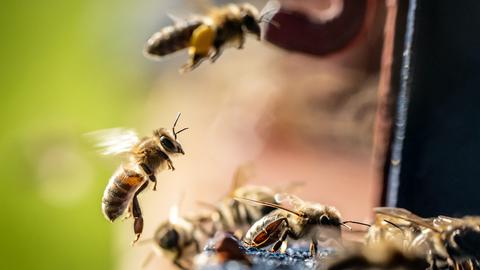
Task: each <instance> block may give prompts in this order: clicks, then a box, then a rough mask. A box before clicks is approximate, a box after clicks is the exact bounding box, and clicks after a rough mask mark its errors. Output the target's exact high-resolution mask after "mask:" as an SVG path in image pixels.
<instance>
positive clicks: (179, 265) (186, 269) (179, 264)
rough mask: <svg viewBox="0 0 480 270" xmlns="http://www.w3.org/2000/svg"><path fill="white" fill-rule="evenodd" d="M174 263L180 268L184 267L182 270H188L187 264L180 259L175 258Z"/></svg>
mask: <svg viewBox="0 0 480 270" xmlns="http://www.w3.org/2000/svg"><path fill="white" fill-rule="evenodd" d="M173 264H175V266H177V267H178V268H180V269H182V270H188V268H186V267H185V266H183V265H182V264H181V263H180V261H179V260H178V259H176V260H174V261H173Z"/></svg>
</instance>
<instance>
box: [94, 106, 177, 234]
mask: <svg viewBox="0 0 480 270" xmlns="http://www.w3.org/2000/svg"><path fill="white" fill-rule="evenodd" d="M179 117H180V114H178V115H177V118H176V119H175V122H174V124H173V127H172V130H171V131H170V130H167V129H164V128H160V129H157V130H155V131H154V132H153V136H150V137H145V138H142V139H139V137H138V136H137V133H136V132H134V131H132V130H122V129H115V130H112V131H110V132H107V131H103V132H102V131H100V133H98V132H97V133H94V134H93V135H96V136H97V137H98V138H99V139H100V140H101V142H100V143H99V144H98V146H100V147H102V148H103V149H104V151H103V154H107V155H116V154H126V155H127V156H128V159H127V161H126V162H124V163H123V164H121V165H120V167H119V168H118V169H117V170H116V172H115V173H114V174H113V175H112V177H111V178H110V181H109V182H108V184H107V187H106V189H105V192H104V193H103V198H102V212H103V214H104V215H105V217H106V218H107V219H108V220H110V221H111V222H113V221H115V220H116V219H117V218H118V217H120V216H121V215H123V214H124V213H125V212H127V214H128V215H127V217H130V216H133V218H134V224H133V230H134V232H135V239H134V241H133V243H135V242H136V241H137V240H138V239H139V238H140V235H141V233H142V231H143V217H142V211H141V209H140V204H139V202H138V198H137V197H138V194H139V193H140V192H142V191H143V190H145V188H147V186H148V184H149V182H153V190H156V184H157V178H156V175H157V174H158V173H159V172H160V171H161V170H164V169H170V170H174V169H175V168H174V166H173V163H172V160H171V159H170V158H171V157H174V156H176V155H178V154H182V155H183V154H185V153H184V151H183V148H182V146H181V145H180V143H179V142H178V141H177V135H178V134H179V133H180V132H182V131H184V130H186V128H184V129H181V130H179V131H175V126H176V124H177V122H178V119H179Z"/></svg>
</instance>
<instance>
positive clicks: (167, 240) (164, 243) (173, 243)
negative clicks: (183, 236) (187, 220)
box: [159, 229, 179, 249]
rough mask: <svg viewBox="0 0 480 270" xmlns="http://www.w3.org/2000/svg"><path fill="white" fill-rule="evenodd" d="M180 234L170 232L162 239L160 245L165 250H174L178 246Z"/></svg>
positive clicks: (174, 231) (172, 230)
mask: <svg viewBox="0 0 480 270" xmlns="http://www.w3.org/2000/svg"><path fill="white" fill-rule="evenodd" d="M178 238H179V237H178V233H177V231H176V230H174V229H171V230H168V231H167V232H166V233H165V234H164V235H163V237H162V238H160V242H159V245H160V247H162V248H164V249H172V248H175V247H177V246H178Z"/></svg>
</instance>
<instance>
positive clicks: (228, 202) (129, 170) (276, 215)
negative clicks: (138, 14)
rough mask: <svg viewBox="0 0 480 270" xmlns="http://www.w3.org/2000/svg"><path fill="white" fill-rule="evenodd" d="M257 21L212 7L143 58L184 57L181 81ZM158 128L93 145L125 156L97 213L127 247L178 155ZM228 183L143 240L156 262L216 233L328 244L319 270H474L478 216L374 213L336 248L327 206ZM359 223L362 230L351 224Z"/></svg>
mask: <svg viewBox="0 0 480 270" xmlns="http://www.w3.org/2000/svg"><path fill="white" fill-rule="evenodd" d="M261 22H262V18H261V16H260V15H259V12H258V11H257V9H256V8H255V7H253V6H252V5H250V4H238V5H237V4H230V5H227V6H225V7H221V8H214V9H212V11H211V12H210V13H209V14H208V15H207V16H196V17H192V18H191V19H188V20H184V21H180V22H176V23H175V25H173V26H169V27H165V28H163V29H162V30H161V31H159V32H158V33H155V34H154V35H153V36H152V37H151V38H150V39H149V40H148V42H147V45H146V49H145V52H146V54H147V55H149V56H154V57H162V56H165V55H168V54H171V53H173V52H176V51H179V50H182V49H188V54H189V61H188V63H186V64H185V65H184V66H183V67H182V68H181V72H186V71H191V70H192V69H194V68H196V67H197V66H198V65H199V64H200V63H201V62H202V61H204V60H206V59H209V60H210V61H212V62H214V61H215V60H216V59H217V58H218V57H219V56H220V55H221V53H222V51H223V49H224V48H225V47H227V45H230V46H234V47H236V48H239V49H240V48H242V47H243V44H244V42H245V36H246V34H253V35H254V36H256V37H257V38H258V39H260V36H261V28H260V23H261ZM179 117H180V114H179V115H178V116H177V118H176V120H175V122H174V124H173V127H172V128H171V129H165V128H160V129H158V130H155V131H154V132H153V135H151V136H149V137H145V138H139V136H138V135H137V133H136V132H134V131H132V130H124V129H116V130H111V131H109V132H107V133H105V132H104V133H101V134H99V135H100V138H101V143H100V144H99V145H100V146H101V147H102V148H103V149H104V153H105V154H109V155H117V154H124V155H126V159H125V162H124V163H123V164H122V165H120V167H119V168H118V170H117V171H116V172H115V173H114V174H113V176H112V177H111V179H110V181H109V183H108V185H107V187H106V189H105V192H104V195H103V199H102V210H103V213H104V215H105V217H106V218H107V219H108V220H110V221H112V222H113V221H115V220H117V219H118V218H119V217H120V216H122V215H126V216H127V218H128V217H133V220H134V221H133V231H134V233H135V238H134V241H133V243H135V242H136V241H137V240H139V238H140V236H141V234H142V230H143V217H142V211H141V208H140V204H139V201H138V198H137V196H138V194H139V193H140V192H142V191H144V190H145V189H146V188H147V187H148V185H149V184H150V183H152V184H153V189H154V190H155V187H156V181H157V180H156V179H157V175H158V173H159V172H161V171H162V170H165V169H170V170H174V166H173V163H172V160H171V158H173V157H175V156H177V155H183V154H184V151H183V148H182V146H181V144H180V143H179V141H178V140H177V139H178V138H177V135H178V134H179V133H180V132H182V131H184V130H186V128H184V129H181V130H179V131H176V130H175V127H176V125H177V122H178V120H179ZM240 175H241V173H240V172H239V173H237V176H236V177H234V183H235V184H234V185H233V188H232V190H231V192H230V193H229V194H228V195H227V196H226V197H225V198H224V199H222V200H220V201H219V202H217V203H215V204H211V205H210V204H208V207H207V208H209V210H208V211H206V212H205V213H200V214H195V215H190V216H189V215H184V216H179V215H178V213H176V211H174V214H173V215H171V217H170V219H169V220H167V221H165V222H163V223H162V224H160V225H159V227H158V229H157V231H156V232H155V234H154V236H153V238H152V239H151V241H152V242H153V243H154V246H155V249H156V250H157V251H159V253H160V254H163V255H164V256H166V257H168V258H170V259H171V261H172V262H173V263H174V264H175V265H176V266H178V267H179V268H181V269H190V268H191V267H192V258H193V257H194V256H195V255H196V254H198V253H200V251H201V250H202V247H203V246H204V245H205V241H206V240H207V239H209V238H211V237H212V236H213V234H214V233H215V232H218V231H228V232H232V233H233V234H234V235H236V236H237V237H238V238H239V239H241V243H242V245H243V246H244V247H252V248H258V249H263V248H269V249H270V251H271V252H285V250H286V248H287V245H288V243H287V241H288V240H289V239H291V240H297V241H298V240H299V241H307V242H308V243H309V251H310V252H309V253H310V256H312V257H315V256H317V251H318V248H319V246H321V245H323V243H325V242H331V241H330V240H332V241H333V242H335V243H337V244H338V245H337V248H338V253H337V254H336V255H335V256H334V257H335V259H333V260H332V261H331V262H330V263H328V264H327V265H326V268H328V269H332V270H333V269H427V268H428V269H477V268H479V267H480V217H473V216H472V217H463V218H452V217H446V216H438V217H434V218H422V217H419V216H417V215H415V214H413V213H411V212H409V211H407V210H405V209H400V208H376V209H375V210H374V222H373V224H364V225H366V226H368V227H369V228H368V230H367V231H366V232H365V236H364V238H363V240H362V241H358V242H356V243H354V244H352V243H348V241H346V240H345V239H343V236H342V231H343V230H349V229H350V227H349V226H348V225H347V224H349V223H359V222H354V221H344V220H343V219H342V217H341V215H340V213H339V211H338V210H337V209H336V208H335V207H332V206H326V205H322V204H319V203H315V202H307V201H304V200H302V199H300V198H298V197H296V196H294V195H292V194H288V193H285V192H279V190H274V189H270V188H268V187H262V186H249V185H244V184H241V183H242V181H241V180H239V179H241V178H242V177H241V176H240ZM360 224H361V223H360Z"/></svg>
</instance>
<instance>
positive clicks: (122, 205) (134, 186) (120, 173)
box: [102, 165, 145, 221]
mask: <svg viewBox="0 0 480 270" xmlns="http://www.w3.org/2000/svg"><path fill="white" fill-rule="evenodd" d="M134 168H135V169H131V168H125V167H124V165H122V166H120V168H118V170H117V171H116V172H115V173H114V174H113V175H112V177H111V178H110V181H109V182H108V185H107V188H106V189H105V192H104V193H103V198H102V211H103V214H104V215H105V217H106V218H107V219H108V220H110V221H114V220H115V219H117V218H118V217H119V216H121V215H122V214H123V213H124V212H125V209H127V207H128V205H129V204H130V201H131V200H132V197H133V195H134V194H135V192H136V191H137V190H138V188H140V186H141V185H142V184H143V183H144V182H145V178H144V176H143V174H142V173H141V170H140V169H139V168H138V167H136V166H135V167H134Z"/></svg>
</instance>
